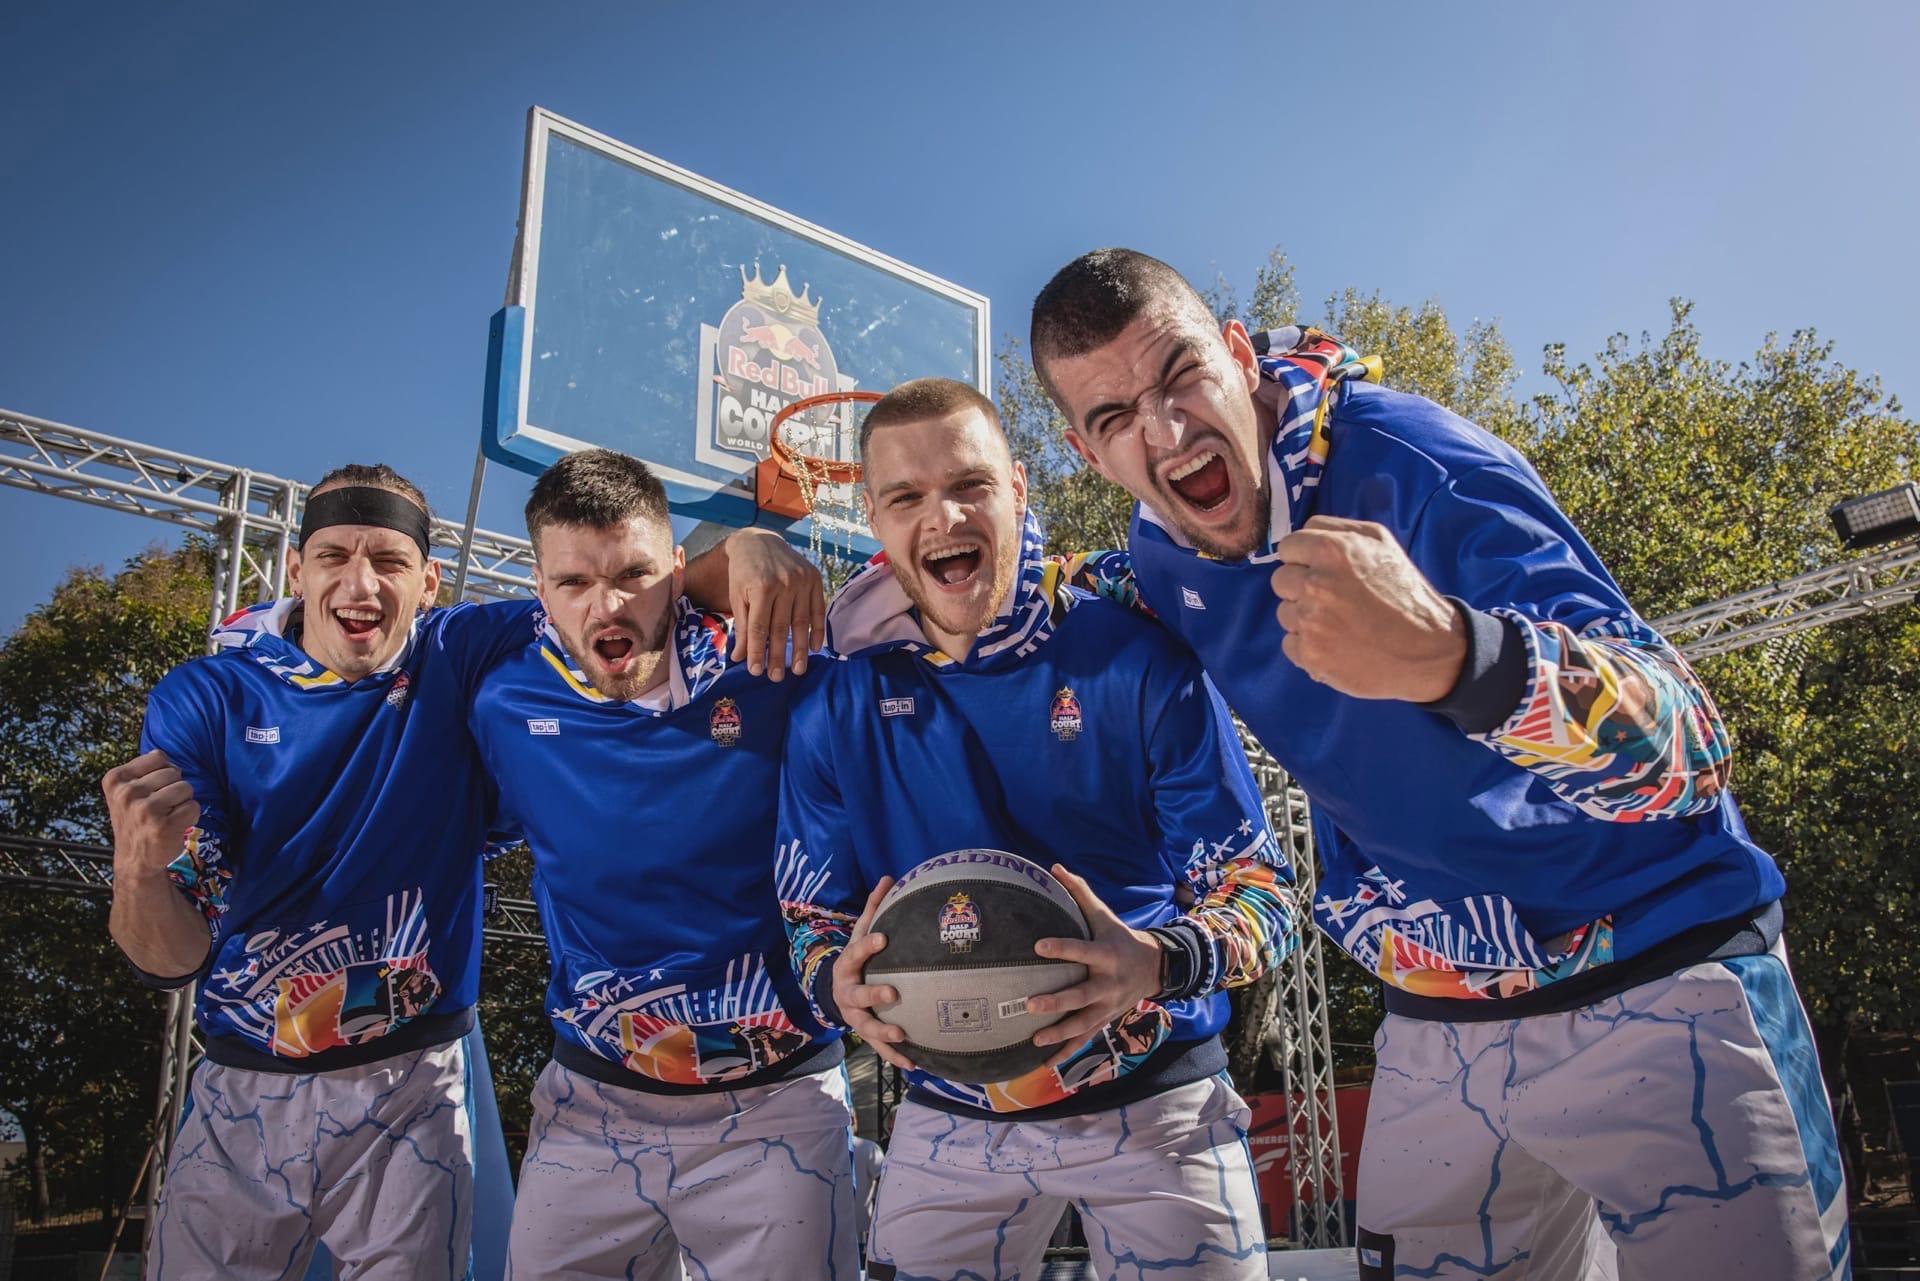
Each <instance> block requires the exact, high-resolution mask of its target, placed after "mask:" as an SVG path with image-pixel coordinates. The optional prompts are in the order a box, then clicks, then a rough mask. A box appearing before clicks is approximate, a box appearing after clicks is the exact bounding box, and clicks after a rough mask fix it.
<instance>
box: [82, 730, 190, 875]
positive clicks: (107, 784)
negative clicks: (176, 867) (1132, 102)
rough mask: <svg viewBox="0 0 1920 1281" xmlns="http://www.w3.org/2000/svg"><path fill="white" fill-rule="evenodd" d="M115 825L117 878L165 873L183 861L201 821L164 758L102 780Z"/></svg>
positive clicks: (140, 759)
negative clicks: (187, 839) (187, 842)
mask: <svg viewBox="0 0 1920 1281" xmlns="http://www.w3.org/2000/svg"><path fill="white" fill-rule="evenodd" d="M100 790H101V791H102V792H104V793H105V794H106V798H107V813H108V815H109V816H110V817H111V818H112V820H113V870H114V875H115V876H122V875H126V876H142V875H152V874H154V873H158V872H164V871H165V870H166V867H167V865H168V864H169V863H171V862H173V860H174V859H176V858H178V857H179V855H180V848H181V844H182V842H183V841H184V840H185V837H186V833H187V829H188V828H190V827H192V826H194V825H195V824H196V823H198V822H199V821H200V804H199V802H198V801H196V800H194V799H193V787H192V785H191V784H189V783H188V782H187V781H186V780H185V779H184V778H182V777H181V776H180V771H179V770H177V769H175V768H174V767H173V764H172V763H171V762H170V761H168V760H167V754H166V753H165V752H159V751H153V752H148V753H147V754H146V755H144V756H136V757H135V758H134V759H132V760H130V761H128V762H127V763H126V764H125V765H117V766H115V767H114V768H112V769H110V770H108V771H107V773H106V776H105V777H103V778H102V779H101V780H100Z"/></svg>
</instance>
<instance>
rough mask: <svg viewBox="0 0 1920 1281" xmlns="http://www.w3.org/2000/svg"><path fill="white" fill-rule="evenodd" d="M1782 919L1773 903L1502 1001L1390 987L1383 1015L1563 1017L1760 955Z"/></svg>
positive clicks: (1443, 1019)
mask: <svg viewBox="0 0 1920 1281" xmlns="http://www.w3.org/2000/svg"><path fill="white" fill-rule="evenodd" d="M1785 920H1786V914H1785V913H1784V912H1782V911H1781V910H1780V903H1779V900H1777V899H1776V900H1775V901H1774V902H1772V903H1769V904H1767V905H1766V906H1765V907H1763V908H1760V909H1759V910H1757V911H1755V912H1751V913H1749V914H1748V915H1746V916H1739V917H1734V918H1733V919H1731V920H1726V921H1709V922H1708V923H1707V924H1705V925H1696V926H1694V927H1693V928H1692V929H1689V930H1682V931H1681V932H1680V933H1678V934H1676V935H1674V936H1673V937H1672V938H1670V939H1667V940H1666V941H1664V942H1661V943H1656V944H1654V945H1653V946H1652V947H1650V948H1648V949H1647V950H1646V951H1644V952H1636V953H1635V954H1634V955H1632V956H1629V957H1627V958H1625V959H1624V960H1619V961H1612V962H1609V963H1608V964H1606V965H1599V966H1595V967H1594V968H1593V969H1590V970H1585V971H1583V972H1581V973H1579V974H1574V975H1571V976H1569V977H1567V978H1564V979H1561V980H1560V981H1559V982H1557V983H1549V984H1547V985H1546V986H1545V987H1537V988H1535V989H1534V990H1533V991H1531V992H1522V993H1521V994H1520V995H1518V996H1509V997H1507V998H1505V999H1503V1000H1497V1001H1474V1000H1458V999H1450V998H1447V997H1442V996H1416V995H1414V994H1413V993H1411V992H1407V991H1403V990H1401V989H1400V988H1397V987H1392V986H1389V987H1387V988H1385V989H1384V991H1385V1001H1386V1007H1387V1013H1389V1014H1398V1015H1400V1016H1402V1017H1403V1018H1410V1019H1425V1020H1428V1021H1430V1022H1436V1023H1498V1022H1501V1021H1503V1020H1505V1019H1525V1018H1532V1017H1533V1016H1534V1015H1537V1014H1566V1013H1569V1012H1571V1011H1573V1010H1579V1009H1584V1008H1586V1007H1587V1006H1589V1005H1596V1004H1598V1003H1599V1002H1601V1001H1604V1000H1607V999H1608V998H1609V997H1615V996H1618V995H1620V994H1621V993H1622V992H1624V991H1626V990H1627V989H1628V988H1634V987H1639V986H1640V985H1641V984H1642V983H1651V982H1653V981H1654V980H1655V979H1662V978H1665V977H1666V976H1667V975H1669V974H1672V973H1674V972H1676V971H1678V970H1684V969H1686V968H1687V967H1688V966H1689V965H1699V964H1701V963H1703V962H1706V961H1722V960H1726V959H1727V958H1728V957H1734V956H1758V955H1760V954H1761V953H1762V952H1765V951H1767V950H1768V949H1770V948H1771V947H1772V946H1773V945H1774V942H1775V941H1776V940H1777V939H1779V937H1780V927H1781V925H1782V924H1783V923H1784V922H1785Z"/></svg>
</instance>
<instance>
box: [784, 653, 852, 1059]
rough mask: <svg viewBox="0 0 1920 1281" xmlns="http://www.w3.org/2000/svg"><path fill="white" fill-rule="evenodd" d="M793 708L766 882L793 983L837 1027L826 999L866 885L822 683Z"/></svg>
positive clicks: (816, 682)
mask: <svg viewBox="0 0 1920 1281" xmlns="http://www.w3.org/2000/svg"><path fill="white" fill-rule="evenodd" d="M809 683H810V685H811V686H812V688H810V689H808V690H807V691H806V692H805V693H803V694H802V695H801V696H800V697H799V698H798V699H797V700H796V703H795V706H794V710H793V715H792V719H791V720H790V721H789V724H788V729H787V745H786V757H785V763H784V768H782V770H781V773H780V814H779V818H778V820H777V822H776V826H775V841H776V845H775V851H774V883H775V885H776V887H777V888H778V891H779V895H780V918H781V921H782V922H783V923H784V924H785V926H786V931H787V947H788V950H789V952H790V954H791V957H792V961H793V973H794V977H795V978H796V979H797V980H798V981H799V984H800V990H801V991H802V992H804V993H805V994H806V998H807V1004H808V1005H809V1006H810V1007H812V1010H813V1015H814V1017H815V1018H816V1019H818V1020H820V1022H821V1023H822V1024H824V1025H826V1026H828V1027H844V1026H845V1023H844V1021H843V1020H842V1019H841V1017H840V1010H839V1007H838V1006H836V1005H835V1004H834V1001H833V962H834V960H835V958H836V957H838V956H839V955H840V952H841V950H842V949H844V948H845V947H846V945H847V942H848V940H849V939H851V938H852V936H853V926H854V922H855V921H857V920H858V919H859V916H860V909H861V907H862V906H863V905H864V904H865V902H866V898H867V893H868V887H867V886H866V884H865V883H864V881H863V878H862V877H861V874H860V869H859V867H858V866H857V864H856V863H855V860H854V849H853V842H852V839H851V827H850V824H849V822H848V817H847V811H846V806H845V804H844V803H843V801H842V800H841V796H840V789H839V787H838V786H837V785H836V784H835V782H834V779H833V758H832V754H831V751H832V749H831V744H832V741H833V740H832V737H831V736H830V734H829V733H828V730H829V728H830V721H829V717H828V712H827V699H826V697H825V688H824V687H825V686H827V685H828V684H829V682H828V681H826V680H813V681H810V682H809Z"/></svg>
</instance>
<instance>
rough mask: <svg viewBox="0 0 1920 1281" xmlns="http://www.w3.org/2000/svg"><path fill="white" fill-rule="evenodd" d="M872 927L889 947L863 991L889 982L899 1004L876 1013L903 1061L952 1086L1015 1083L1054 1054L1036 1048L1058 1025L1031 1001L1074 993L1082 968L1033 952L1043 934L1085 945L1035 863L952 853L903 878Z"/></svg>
mask: <svg viewBox="0 0 1920 1281" xmlns="http://www.w3.org/2000/svg"><path fill="white" fill-rule="evenodd" d="M873 929H874V931H875V932H876V933H879V934H884V935H886V937H887V946H886V948H885V949H884V950H883V951H882V952H881V953H880V954H879V955H878V956H876V957H874V958H873V961H872V963H871V964H870V965H868V967H867V972H866V975H865V977H864V980H863V981H865V982H867V983H886V984H890V985H891V986H892V987H893V988H894V989H895V990H896V991H897V992H899V994H900V1000H899V1002H898V1003H896V1004H894V1005H892V1006H889V1007H888V1008H886V1009H876V1010H874V1015H875V1016H876V1017H877V1018H879V1019H880V1020H881V1021H882V1022H885V1023H891V1024H893V1025H894V1026H895V1027H898V1028H901V1029H903V1030H904V1031H905V1032H906V1034H907V1039H906V1040H905V1041H904V1042H902V1043H900V1044H899V1046H898V1048H899V1049H900V1051H901V1053H903V1054H905V1055H906V1056H907V1057H908V1058H910V1059H912V1060H913V1062H914V1064H915V1065H916V1066H917V1067H920V1068H924V1069H925V1070H926V1071H929V1072H932V1073H934V1074H935V1075H938V1076H943V1077H946V1078H947V1079H948V1080H950V1081H964V1082H968V1083H970V1084H975V1085H984V1084H987V1083H989V1082H994V1081H1010V1080H1012V1079H1013V1078H1014V1077H1017V1076H1020V1075H1022V1074H1024V1073H1027V1072H1030V1071H1032V1070H1033V1069H1034V1068H1037V1067H1039V1066H1040V1065H1041V1064H1042V1063H1045V1062H1046V1061H1047V1058H1048V1056H1049V1055H1051V1054H1052V1053H1053V1052H1054V1051H1056V1050H1057V1049H1059V1047H1058V1046H1040V1045H1035V1044H1034V1043H1033V1034H1034V1033H1035V1032H1038V1031H1039V1030H1040V1029H1041V1028H1043V1027H1046V1026H1047V1025H1048V1024H1050V1023H1052V1022H1054V1021H1055V1020H1054V1019H1053V1018H1050V1017H1047V1016H1045V1015H1036V1014H1030V1013H1028V1011H1027V998H1029V997H1033V996H1040V995H1042V994H1044V993H1047V992H1057V991H1059V990H1060V989H1061V988H1065V987H1072V986H1073V985H1074V984H1075V983H1078V982H1080V980H1081V979H1083V978H1085V977H1086V973H1087V970H1086V967H1085V966H1084V965H1080V964H1078V963H1077V962H1072V961H1050V960H1047V959H1046V958H1044V957H1041V956H1038V955H1036V954H1035V953H1034V950H1033V945H1034V944H1035V943H1036V942H1038V941H1039V940H1040V939H1043V938H1079V939H1084V938H1087V937H1089V936H1088V933H1087V922H1086V918H1085V917H1084V916H1082V915H1081V914H1080V908H1079V905H1078V904H1076V903H1075V902H1074V901H1073V896H1072V895H1070V894H1068V893H1067V890H1066V887H1065V886H1063V885H1061V884H1060V882H1059V881H1057V880H1055V879H1054V877H1053V874H1052V873H1051V872H1049V871H1047V869H1046V868H1044V867H1041V866H1040V865H1039V864H1038V863H1033V862H1029V861H1028V860H1026V859H1024V858H1021V857H1020V856H1019V855H1017V854H1009V853H1007V852H1006V851H1004V850H954V851H953V852H951V853H947V854H941V855H939V856H938V857H936V858H930V859H928V860H927V861H926V862H924V863H922V864H920V865H919V866H918V867H916V868H914V869H913V870H912V871H910V872H908V873H907V874H906V875H905V876H903V877H901V878H900V880H899V881H898V883H896V884H895V885H894V887H893V889H892V890H891V891H889V892H888V894H887V897H886V898H885V899H883V900H882V901H881V903H880V911H879V912H878V913H877V914H876V915H875V916H874V918H873Z"/></svg>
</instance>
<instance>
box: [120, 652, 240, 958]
mask: <svg viewBox="0 0 1920 1281" xmlns="http://www.w3.org/2000/svg"><path fill="white" fill-rule="evenodd" d="M207 697H208V692H207V691H205V690H202V689H199V688H198V687H197V686H196V685H195V683H194V682H193V681H192V680H191V679H190V678H189V677H188V676H187V675H186V673H185V672H184V671H182V672H177V673H175V674H174V675H173V676H169V677H167V678H166V679H163V680H162V681H161V682H160V683H159V684H158V685H156V686H154V689H153V693H152V694H150V695H148V697H147V716H146V721H145V723H144V724H143V725H142V726H141V728H140V750H141V752H142V753H146V752H151V751H155V750H158V751H162V752H165V753H166V754H167V759H168V760H169V761H170V762H172V764H173V767H174V768H175V769H177V770H179V771H180V776H181V777H182V778H183V779H185V780H186V782H187V784H188V785H189V786H190V787H192V788H193V799H194V800H195V801H196V802H198V803H199V805H200V821H199V822H198V823H196V824H194V825H193V826H192V827H189V828H188V829H187V830H186V832H185V834H184V835H183V836H182V838H181V842H180V853H179V854H177V855H175V856H174V859H173V861H172V862H171V863H169V864H168V865H167V879H168V880H170V881H172V882H173V884H174V887H175V888H176V889H178V890H179V891H180V893H181V894H183V895H185V896H186V899H187V901H188V902H189V903H191V904H193V906H194V908H195V909H196V910H198V911H199V913H200V915H201V916H203V917H204V918H205V919H206V922H207V932H208V935H209V936H210V938H212V937H216V936H217V935H218V934H219V931H220V918H221V917H222V916H225V915H226V912H227V890H228V887H229V885H230V884H231V883H232V881H233V874H234V871H235V862H236V860H235V858H234V855H233V852H232V850H231V848H230V846H229V838H230V836H231V832H230V830H229V826H228V821H227V814H226V810H225V800H226V786H225V782H224V778H225V776H224V774H223V772H222V767H221V759H222V752H221V741H220V737H219V735H218V734H216V733H215V732H214V722H213V721H212V719H211V718H210V717H209V716H208V715H207V712H206V708H205V705H204V703H203V700H204V699H205V698H207ZM209 955H211V953H209ZM141 977H142V978H143V979H148V978H151V977H152V976H149V975H145V974H144V973H143V974H142V975H141ZM183 982H184V980H183ZM176 986H178V984H176Z"/></svg>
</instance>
